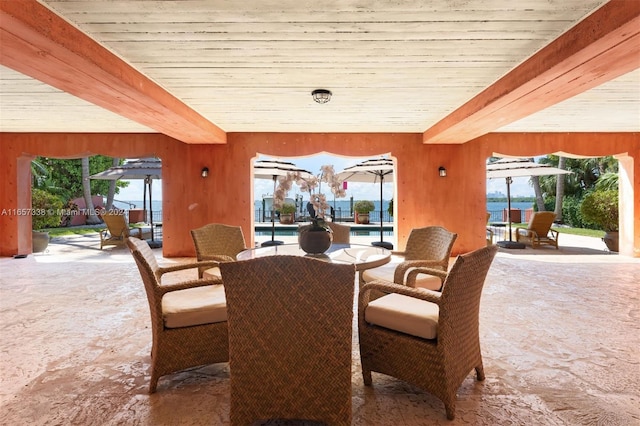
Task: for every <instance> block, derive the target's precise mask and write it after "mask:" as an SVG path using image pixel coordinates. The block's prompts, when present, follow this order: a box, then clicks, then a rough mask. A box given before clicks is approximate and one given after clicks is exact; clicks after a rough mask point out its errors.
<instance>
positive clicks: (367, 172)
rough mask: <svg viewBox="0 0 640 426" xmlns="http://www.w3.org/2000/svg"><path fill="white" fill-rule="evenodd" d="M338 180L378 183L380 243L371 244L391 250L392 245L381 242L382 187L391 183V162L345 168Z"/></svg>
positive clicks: (379, 159)
mask: <svg viewBox="0 0 640 426" xmlns="http://www.w3.org/2000/svg"><path fill="white" fill-rule="evenodd" d="M337 177H338V179H340V180H341V181H347V182H370V183H376V182H380V241H375V242H373V243H371V244H372V245H374V246H377V247H384V248H386V249H389V250H393V244H391V243H389V242H385V241H384V240H383V225H382V211H383V209H382V185H383V184H384V183H385V182H393V161H392V160H390V159H388V158H375V159H371V160H365V161H363V162H361V163H358V164H356V165H355V166H351V167H347V168H345V169H344V170H343V171H341V172H340V173H338V174H337Z"/></svg>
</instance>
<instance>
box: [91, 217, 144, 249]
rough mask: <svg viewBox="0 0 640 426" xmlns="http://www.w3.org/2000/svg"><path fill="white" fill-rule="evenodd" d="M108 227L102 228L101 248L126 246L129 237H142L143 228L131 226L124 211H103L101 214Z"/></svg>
mask: <svg viewBox="0 0 640 426" xmlns="http://www.w3.org/2000/svg"><path fill="white" fill-rule="evenodd" d="M101 217H102V220H103V221H104V224H105V225H106V226H107V228H106V229H102V230H100V250H102V248H103V247H104V246H124V245H125V244H126V240H127V238H128V237H135V238H138V239H140V240H141V239H142V238H143V235H142V228H130V227H129V225H128V224H127V221H126V220H125V217H124V212H107V211H105V212H103V213H102V214H101Z"/></svg>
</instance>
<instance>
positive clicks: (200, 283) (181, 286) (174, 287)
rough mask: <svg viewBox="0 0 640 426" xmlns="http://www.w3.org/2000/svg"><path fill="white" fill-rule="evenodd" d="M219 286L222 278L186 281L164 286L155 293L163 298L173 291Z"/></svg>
mask: <svg viewBox="0 0 640 426" xmlns="http://www.w3.org/2000/svg"><path fill="white" fill-rule="evenodd" d="M218 284H222V280H221V279H220V278H205V279H197V280H191V281H184V282H181V283H174V284H162V285H159V286H158V287H156V290H155V291H156V293H157V294H158V295H160V296H161V297H162V296H164V295H165V294H167V293H169V292H172V291H178V290H186V289H188V288H195V287H204V286H207V285H218Z"/></svg>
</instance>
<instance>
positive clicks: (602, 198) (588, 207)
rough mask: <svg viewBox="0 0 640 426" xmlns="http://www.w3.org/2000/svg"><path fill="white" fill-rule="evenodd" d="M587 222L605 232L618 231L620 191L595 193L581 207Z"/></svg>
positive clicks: (584, 200)
mask: <svg viewBox="0 0 640 426" xmlns="http://www.w3.org/2000/svg"><path fill="white" fill-rule="evenodd" d="M580 211H581V212H582V217H583V218H584V220H585V222H589V223H593V224H594V225H596V226H598V227H599V228H600V229H602V230H603V231H605V232H615V231H617V230H618V191H611V190H608V191H593V192H590V193H589V194H587V195H586V196H585V197H584V199H583V200H582V206H581V207H580Z"/></svg>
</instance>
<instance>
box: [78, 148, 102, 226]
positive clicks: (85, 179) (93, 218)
mask: <svg viewBox="0 0 640 426" xmlns="http://www.w3.org/2000/svg"><path fill="white" fill-rule="evenodd" d="M80 162H81V163H80V164H81V166H82V194H83V196H84V201H85V203H86V204H85V205H86V206H87V211H88V212H89V214H88V215H87V224H88V225H97V224H99V223H101V222H102V221H101V220H100V218H99V217H98V215H96V209H95V207H94V205H93V200H92V199H91V182H90V181H89V176H90V173H89V157H82V158H81V159H80Z"/></svg>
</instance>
